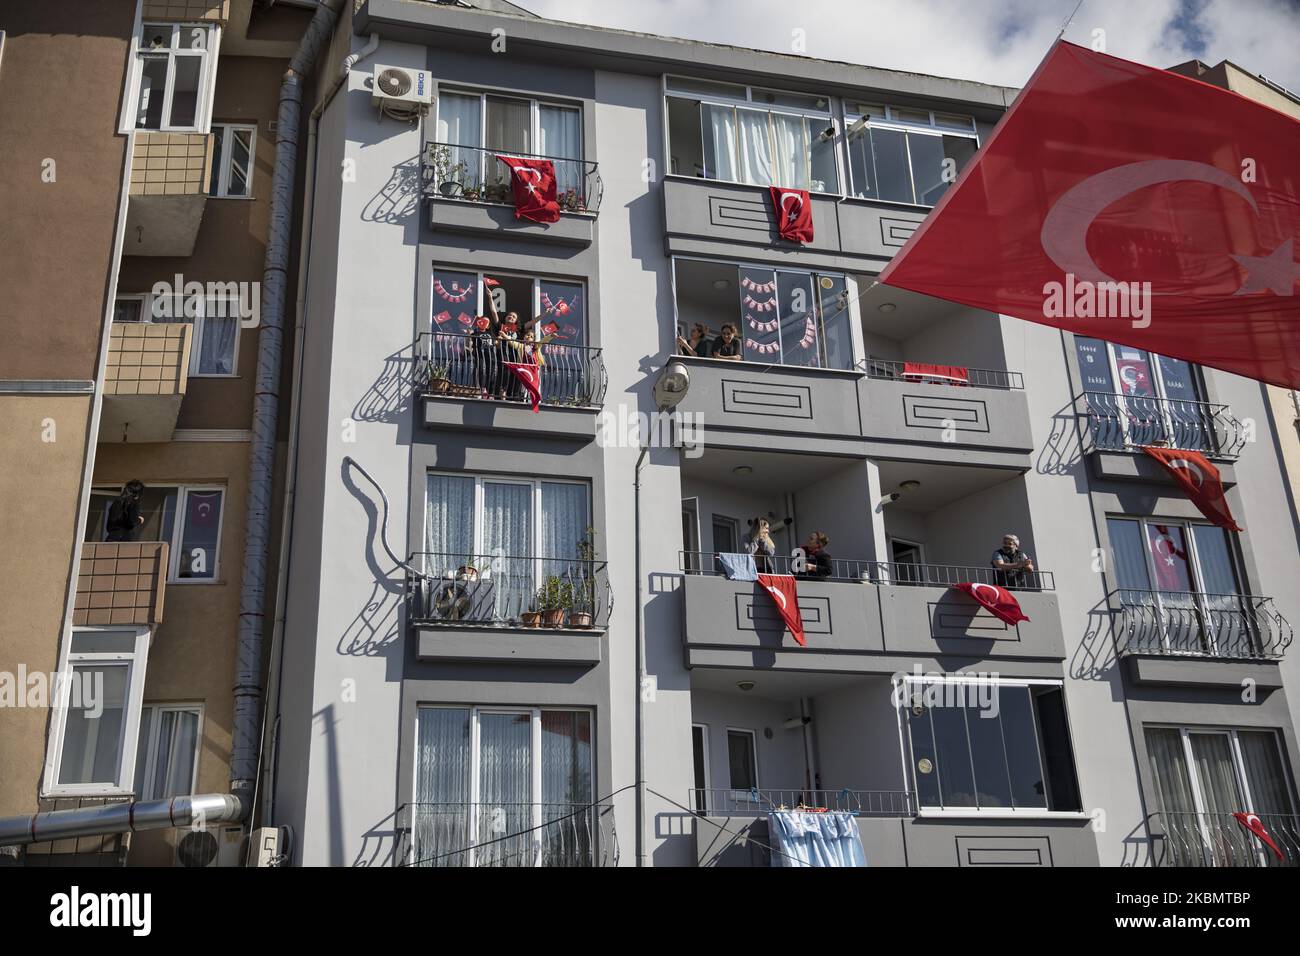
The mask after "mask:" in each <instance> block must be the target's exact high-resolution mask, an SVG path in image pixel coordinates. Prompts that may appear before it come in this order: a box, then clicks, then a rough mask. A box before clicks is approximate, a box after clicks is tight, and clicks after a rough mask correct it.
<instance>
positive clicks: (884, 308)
mask: <svg viewBox="0 0 1300 956" xmlns="http://www.w3.org/2000/svg"><path fill="white" fill-rule="evenodd" d="M897 308H898V306H896V305H894V303H892V302H882V303H880V305H878V306H876V309H877V310H878V311H880V312H884V313H886V314H888V313H890V312H893V311H894V310H895V309H897Z"/></svg>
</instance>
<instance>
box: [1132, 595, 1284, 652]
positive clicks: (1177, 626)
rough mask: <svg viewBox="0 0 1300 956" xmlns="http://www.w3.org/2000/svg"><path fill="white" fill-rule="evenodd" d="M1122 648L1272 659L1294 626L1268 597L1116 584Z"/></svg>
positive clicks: (1282, 647)
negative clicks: (1153, 589)
mask: <svg viewBox="0 0 1300 956" xmlns="http://www.w3.org/2000/svg"><path fill="white" fill-rule="evenodd" d="M1115 603H1116V604H1117V605H1118V610H1117V612H1116V613H1117V614H1118V625H1117V632H1118V638H1119V651H1120V653H1121V654H1155V655H1160V656H1182V655H1188V656H1199V657H1216V658H1226V659H1230V660H1242V659H1245V660H1256V659H1264V660H1274V659H1277V658H1280V657H1281V656H1282V655H1283V653H1284V652H1285V651H1286V649H1287V647H1288V646H1290V644H1291V640H1292V638H1293V637H1294V636H1295V631H1294V629H1293V628H1292V627H1291V625H1290V624H1289V623H1288V622H1287V620H1286V618H1284V617H1282V615H1281V614H1280V613H1278V610H1277V608H1276V607H1275V606H1274V604H1273V599H1272V598H1269V597H1256V596H1254V595H1251V594H1204V593H1201V592H1198V591H1139V590H1133V589H1129V588H1120V589H1118V590H1117V591H1116V592H1115Z"/></svg>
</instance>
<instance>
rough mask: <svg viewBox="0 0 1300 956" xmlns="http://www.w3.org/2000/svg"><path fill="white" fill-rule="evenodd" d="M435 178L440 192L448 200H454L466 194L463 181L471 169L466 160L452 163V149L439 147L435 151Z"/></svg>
mask: <svg viewBox="0 0 1300 956" xmlns="http://www.w3.org/2000/svg"><path fill="white" fill-rule="evenodd" d="M432 158H433V176H434V179H435V180H436V181H437V184H438V192H439V193H441V194H442V195H443V196H446V197H447V198H449V199H450V198H454V197H456V196H460V195H462V194H463V193H464V191H465V187H464V186H463V185H462V182H461V181H462V180H463V179H464V177H465V173H466V171H467V170H468V169H469V167H468V165H466V163H465V161H464V160H461V161H460V162H458V163H453V162H452V161H451V147H450V146H437V147H435V148H434V150H433V157H432Z"/></svg>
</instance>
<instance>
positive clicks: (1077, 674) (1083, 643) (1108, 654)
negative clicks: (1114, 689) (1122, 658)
mask: <svg viewBox="0 0 1300 956" xmlns="http://www.w3.org/2000/svg"><path fill="white" fill-rule="evenodd" d="M1116 659H1117V657H1116V653H1115V636H1114V633H1113V623H1112V617H1111V613H1110V606H1109V605H1108V604H1107V603H1106V602H1105V601H1104V600H1102V601H1098V602H1097V603H1096V604H1095V605H1093V607H1092V609H1091V610H1089V611H1088V626H1087V628H1086V629H1085V630H1084V632H1083V637H1082V638H1081V639H1080V640H1079V644H1078V646H1077V647H1076V648H1075V649H1074V654H1073V655H1072V656H1071V657H1070V676H1071V677H1073V678H1074V679H1075V680H1103V679H1105V678H1106V673H1107V671H1109V670H1111V669H1112V668H1114V666H1115V663H1116Z"/></svg>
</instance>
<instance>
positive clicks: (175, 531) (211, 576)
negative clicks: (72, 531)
mask: <svg viewBox="0 0 1300 956" xmlns="http://www.w3.org/2000/svg"><path fill="white" fill-rule="evenodd" d="M120 492H121V489H120V488H95V489H93V490H92V491H91V493H90V517H89V520H87V522H86V540H87V541H103V540H105V536H106V534H107V529H108V512H109V508H110V507H111V506H112V504H113V501H114V499H115V498H117V496H118V494H120ZM224 501H225V491H224V490H223V489H221V488H216V487H210V486H207V487H205V486H197V485H180V486H177V485H150V484H149V483H148V482H145V492H144V497H143V498H142V499H141V502H140V516H141V517H142V518H144V522H143V523H142V524H141V525H140V526H139V528H138V529H137V530H136V532H135V535H134V537H133V538H132V539H131V540H133V541H165V542H167V544H168V546H169V548H168V552H169V566H168V571H167V577H168V580H169V581H215V580H216V579H217V560H218V557H219V552H220V546H221V517H222V514H221V512H222V505H223V503H224ZM178 516H179V519H178Z"/></svg>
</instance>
